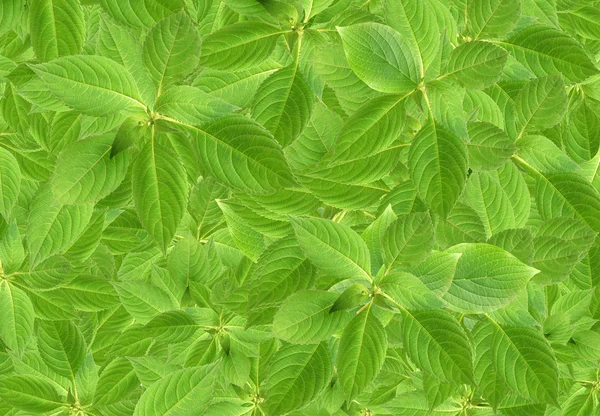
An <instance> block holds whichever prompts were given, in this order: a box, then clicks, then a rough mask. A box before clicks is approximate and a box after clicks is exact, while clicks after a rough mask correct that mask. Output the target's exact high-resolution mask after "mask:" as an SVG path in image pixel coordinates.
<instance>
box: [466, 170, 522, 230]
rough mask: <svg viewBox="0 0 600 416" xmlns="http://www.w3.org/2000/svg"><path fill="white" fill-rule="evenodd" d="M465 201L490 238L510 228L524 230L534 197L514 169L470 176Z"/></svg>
mask: <svg viewBox="0 0 600 416" xmlns="http://www.w3.org/2000/svg"><path fill="white" fill-rule="evenodd" d="M464 197H465V200H466V202H467V203H468V204H469V205H470V206H471V208H473V209H474V210H475V211H476V212H477V214H478V215H479V217H480V218H481V221H482V223H483V225H484V227H485V231H486V235H487V238H490V237H491V236H492V235H494V234H496V233H499V232H501V231H504V230H507V229H509V228H521V227H523V226H524V225H525V223H526V222H527V219H528V218H529V209H530V205H531V196H530V195H529V191H528V189H527V183H526V182H525V179H523V176H521V173H520V172H519V170H518V169H517V167H516V166H515V165H513V164H512V163H511V162H507V163H505V164H504V165H503V166H502V167H500V168H499V169H498V170H495V171H492V172H475V173H472V174H471V175H470V176H469V180H468V181H467V186H466V187H465V192H464Z"/></svg>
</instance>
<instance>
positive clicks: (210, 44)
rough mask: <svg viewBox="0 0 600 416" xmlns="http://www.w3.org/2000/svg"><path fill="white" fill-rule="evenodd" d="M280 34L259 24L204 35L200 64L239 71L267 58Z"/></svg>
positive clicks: (236, 25)
mask: <svg viewBox="0 0 600 416" xmlns="http://www.w3.org/2000/svg"><path fill="white" fill-rule="evenodd" d="M283 33H284V31H282V30H281V29H279V28H278V27H275V26H271V25H269V24H266V23H261V22H238V23H236V24H233V25H229V26H226V27H224V28H222V29H220V30H217V31H216V32H213V33H211V34H210V35H208V36H207V37H206V38H205V39H204V40H203V42H202V56H201V57H200V65H202V66H206V67H208V68H214V69H221V70H236V71H239V70H243V69H247V68H250V67H253V66H255V65H258V64H260V63H261V62H263V61H264V60H265V59H267V58H268V57H269V56H270V55H271V53H273V50H274V49H275V44H276V42H277V39H278V38H279V36H280V35H281V34H283Z"/></svg>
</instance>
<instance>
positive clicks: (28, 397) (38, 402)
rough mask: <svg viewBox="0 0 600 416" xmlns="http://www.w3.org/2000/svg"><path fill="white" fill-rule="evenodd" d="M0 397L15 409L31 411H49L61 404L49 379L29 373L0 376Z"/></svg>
mask: <svg viewBox="0 0 600 416" xmlns="http://www.w3.org/2000/svg"><path fill="white" fill-rule="evenodd" d="M0 398H1V399H2V400H3V401H5V402H6V403H8V404H9V405H11V406H14V407H15V408H17V409H20V410H23V411H25V412H33V413H45V412H50V411H52V410H55V409H57V408H59V407H60V406H62V405H63V403H62V401H61V399H60V397H59V395H58V392H57V391H56V388H55V387H54V386H53V385H52V384H50V382H49V381H46V379H44V378H42V377H39V376H35V375H30V374H11V375H6V376H3V377H1V378H0Z"/></svg>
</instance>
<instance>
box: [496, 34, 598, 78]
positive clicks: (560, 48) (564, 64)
mask: <svg viewBox="0 0 600 416" xmlns="http://www.w3.org/2000/svg"><path fill="white" fill-rule="evenodd" d="M498 44H499V45H501V46H503V47H504V48H506V49H507V50H508V51H509V52H510V53H511V54H512V55H513V56H514V57H515V58H516V59H517V61H519V62H520V63H521V64H523V66H525V67H526V68H527V69H528V70H530V71H531V72H533V74H535V75H536V76H538V77H543V76H545V75H553V74H562V75H564V76H565V77H566V78H567V79H568V80H570V81H572V82H578V81H583V80H585V79H586V78H588V77H591V76H592V75H596V74H597V73H598V69H597V68H596V66H595V65H594V63H593V62H592V61H591V59H590V58H589V57H588V54H587V53H586V51H585V50H584V49H583V47H582V46H581V45H580V44H579V43H578V42H577V41H576V40H574V39H573V38H572V37H570V36H569V35H567V34H566V33H564V32H561V31H559V30H557V29H555V28H552V27H548V26H544V25H535V24H534V25H530V26H528V27H526V28H524V29H523V30H521V31H518V32H517V33H515V34H514V35H512V36H510V37H509V38H508V39H507V40H506V41H504V42H498Z"/></svg>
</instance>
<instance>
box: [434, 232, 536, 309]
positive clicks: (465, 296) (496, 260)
mask: <svg viewBox="0 0 600 416" xmlns="http://www.w3.org/2000/svg"><path fill="white" fill-rule="evenodd" d="M448 252H449V253H461V256H460V259H459V260H458V263H457V265H456V273H455V275H454V280H453V281H452V285H451V286H450V288H449V289H448V291H447V292H446V294H445V295H444V300H445V301H446V302H448V303H449V304H450V305H451V306H452V307H453V308H454V309H456V310H459V311H460V312H464V313H482V312H491V311H493V310H496V309H499V308H501V307H502V306H504V305H506V304H508V303H509V302H510V301H512V300H514V299H515V298H516V297H517V296H518V295H519V293H520V292H521V291H523V290H524V289H525V287H526V286H527V283H528V282H529V280H530V279H531V278H532V277H533V276H534V275H535V274H537V273H538V272H539V271H538V270H536V269H534V268H532V267H529V266H527V265H526V264H523V263H522V262H521V261H520V260H519V259H517V258H516V257H514V256H513V255H512V254H510V253H508V252H507V251H504V250H502V249H501V248H499V247H495V246H492V245H489V244H459V245H457V246H454V247H452V248H450V249H449V250H448Z"/></svg>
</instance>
